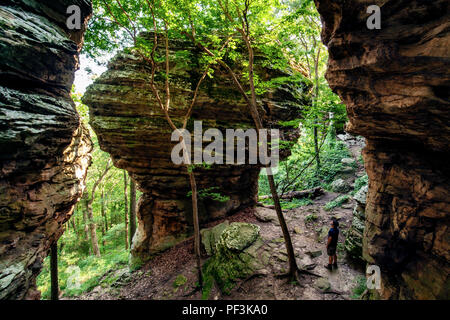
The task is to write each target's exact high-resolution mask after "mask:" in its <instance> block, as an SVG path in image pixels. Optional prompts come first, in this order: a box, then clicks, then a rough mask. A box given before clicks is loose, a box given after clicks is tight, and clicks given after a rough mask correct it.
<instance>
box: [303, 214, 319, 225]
mask: <svg viewBox="0 0 450 320" xmlns="http://www.w3.org/2000/svg"><path fill="white" fill-rule="evenodd" d="M317 219H318V217H317V215H316V214H314V213H311V214H308V215H307V216H306V217H305V223H310V222H314V221H316V220H317Z"/></svg>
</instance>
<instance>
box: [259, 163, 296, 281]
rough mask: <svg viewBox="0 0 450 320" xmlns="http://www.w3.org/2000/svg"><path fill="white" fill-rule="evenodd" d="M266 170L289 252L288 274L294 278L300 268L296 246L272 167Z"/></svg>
mask: <svg viewBox="0 0 450 320" xmlns="http://www.w3.org/2000/svg"><path fill="white" fill-rule="evenodd" d="M266 171H267V179H268V180H269V186H270V191H271V192H272V199H273V203H274V205H275V211H276V212H277V217H278V221H279V222H280V227H281V231H282V232H283V237H284V243H285V246H286V251H287V254H288V259H289V272H288V274H289V276H290V277H291V278H293V279H294V278H295V276H296V273H297V270H298V266H297V262H296V261H295V253H294V247H293V246H292V240H291V235H290V234H289V230H288V227H287V224H286V220H285V219H284V216H283V211H282V210H281V205H280V199H279V197H278V192H277V188H276V186H275V181H274V179H273V175H272V172H271V171H272V169H271V168H266Z"/></svg>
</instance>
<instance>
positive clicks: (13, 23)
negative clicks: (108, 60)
mask: <svg viewBox="0 0 450 320" xmlns="http://www.w3.org/2000/svg"><path fill="white" fill-rule="evenodd" d="M73 4H75V5H78V6H79V7H80V9H81V13H82V17H81V18H82V23H84V24H83V30H75V31H69V30H67V29H66V26H65V24H66V19H67V16H66V10H67V7H68V6H70V5H73ZM90 14H91V2H90V1H88V0H70V1H69V0H59V1H45V2H43V1H21V0H20V1H19V0H6V1H2V2H1V4H0V149H1V150H2V152H1V153H0V299H23V298H38V297H39V292H37V291H36V290H35V279H36V276H37V275H38V274H39V272H40V270H41V267H42V261H43V259H44V258H45V256H46V255H47V251H48V249H49V247H50V245H51V244H52V243H54V241H56V240H57V239H58V238H59V237H60V236H61V234H62V232H63V223H64V222H65V221H67V220H68V219H69V218H70V216H71V214H72V212H73V207H74V205H75V203H76V202H77V201H78V200H79V198H80V197H81V194H82V192H83V190H84V187H85V185H84V179H85V176H86V171H87V168H88V166H89V164H90V151H91V148H92V147H91V141H90V138H89V134H88V131H87V129H85V128H84V127H83V126H82V124H81V121H80V118H79V116H78V114H77V112H76V110H75V105H74V103H73V101H72V99H71V98H70V90H71V87H72V83H73V79H74V72H75V70H76V69H77V68H78V52H79V49H80V48H81V45H82V37H83V31H84V27H85V23H86V21H87V19H88V18H89V16H90Z"/></svg>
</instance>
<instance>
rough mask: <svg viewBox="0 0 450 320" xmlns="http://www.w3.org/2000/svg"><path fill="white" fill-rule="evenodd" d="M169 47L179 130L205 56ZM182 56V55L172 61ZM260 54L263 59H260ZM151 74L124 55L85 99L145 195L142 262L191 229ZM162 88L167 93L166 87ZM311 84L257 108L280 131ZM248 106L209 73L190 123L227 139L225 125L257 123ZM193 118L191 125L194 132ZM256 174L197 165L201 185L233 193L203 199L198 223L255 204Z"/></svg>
mask: <svg viewBox="0 0 450 320" xmlns="http://www.w3.org/2000/svg"><path fill="white" fill-rule="evenodd" d="M149 39H151V37H149ZM149 41H151V40H149ZM160 41H162V39H161V38H160ZM163 47H164V45H163V43H161V44H160V45H159V46H158V50H159V52H160V51H162V52H163V51H164V49H163ZM170 50H171V61H172V62H171V73H170V74H171V100H172V101H171V106H172V107H171V110H170V114H171V116H172V117H173V120H174V122H175V124H176V125H177V126H179V127H181V122H182V120H183V117H184V115H185V113H186V111H187V108H188V107H189V104H190V101H191V98H192V95H193V91H194V89H195V87H196V85H197V81H198V79H199V78H200V76H201V74H202V73H203V70H201V67H200V64H199V62H198V60H199V58H200V53H199V52H198V51H197V49H196V48H193V47H192V45H191V43H190V42H186V41H180V40H178V41H175V40H172V41H171V42H170ZM177 53H179V54H177ZM182 54H184V56H185V57H186V58H185V60H181V61H180V59H179V58H178V60H176V59H175V56H181V55H182ZM258 59H260V60H259V61H261V59H262V58H261V57H258ZM161 70H164V68H162V69H161ZM150 71H151V70H150V67H149V66H148V65H146V64H144V63H143V62H142V59H140V58H138V56H137V55H132V54H130V53H129V52H128V53H127V52H122V53H119V54H118V55H117V56H116V57H115V58H114V59H113V60H112V61H111V62H110V64H109V67H108V71H107V72H105V73H104V74H103V75H101V76H100V77H99V78H98V79H97V80H96V81H95V83H94V84H93V85H92V86H90V87H89V88H88V90H87V92H86V94H85V96H84V98H83V99H84V102H85V103H86V104H87V105H88V106H89V108H90V114H91V125H92V127H93V128H94V130H95V131H96V133H97V135H98V137H99V143H100V147H101V148H102V149H103V150H104V151H106V152H108V153H110V154H111V156H112V158H113V161H114V165H115V166H116V167H119V168H123V169H126V170H127V171H128V172H129V173H130V175H131V177H132V178H133V179H134V180H135V181H136V182H137V184H138V187H139V189H140V190H141V191H142V192H143V195H142V197H141V199H140V202H139V209H138V219H139V227H138V231H137V234H136V235H135V237H134V240H133V248H132V252H133V256H134V257H141V258H142V259H146V258H148V256H149V255H151V254H153V253H156V252H159V251H161V250H164V249H166V248H168V247H170V246H172V245H174V244H175V243H177V242H178V241H180V240H181V239H184V238H185V237H186V236H187V235H189V234H191V232H192V209H191V198H190V197H189V196H188V192H189V191H190V187H189V180H188V176H187V173H186V169H185V168H184V166H180V165H175V164H173V163H172V161H171V152H172V148H173V147H174V146H175V144H176V143H174V142H171V140H170V138H171V133H172V130H171V129H170V127H169V125H168V124H167V121H166V119H165V117H164V115H163V112H162V111H161V109H160V107H159V105H158V104H157V101H156V99H155V97H154V95H153V93H152V90H151V88H150V85H149V81H150V73H151V72H150ZM269 72H272V73H274V71H273V70H272V71H271V70H268V69H267V70H266V74H268V73H269ZM289 75H290V74H284V73H278V74H275V75H274V74H272V76H289ZM156 79H157V81H158V79H161V76H158V75H157V78H156ZM297 79H298V78H297ZM158 85H159V86H160V88H161V92H164V88H163V86H162V85H160V84H158ZM307 89H308V86H307V85H305V84H304V83H298V82H294V81H293V82H291V83H289V82H288V83H285V84H283V85H280V86H279V87H278V88H276V89H274V90H271V91H270V92H269V93H267V94H266V95H265V96H264V97H263V98H262V100H261V106H262V108H261V110H260V112H261V115H262V117H263V118H264V122H265V125H266V126H267V127H270V128H273V127H275V128H278V127H280V126H279V125H278V122H279V121H287V120H291V119H294V118H297V117H298V116H299V112H300V106H301V105H302V104H304V103H308V101H307V99H306V96H307V91H308V90H307ZM305 99H306V100H305ZM245 110H246V103H245V100H244V99H243V98H242V96H241V95H240V93H239V91H238V90H237V89H235V87H234V85H233V83H232V81H230V79H229V77H228V75H227V74H226V73H222V72H221V71H219V70H216V72H215V74H214V78H213V79H208V78H207V79H206V80H205V82H204V83H203V85H202V87H201V89H200V91H199V95H198V98H197V103H196V105H195V107H194V111H193V114H192V120H201V121H203V130H206V129H208V128H217V129H219V130H221V131H222V132H223V133H224V136H225V129H235V128H239V129H244V130H246V129H247V128H252V127H253V121H252V120H251V117H250V115H249V113H248V112H247V111H245ZM192 122H193V121H191V122H190V125H188V130H189V131H190V132H191V133H193V126H192ZM295 137H298V132H297V130H292V129H290V130H282V139H284V140H293V139H294V138H295ZM206 144H207V143H206ZM259 171H260V167H259V166H257V165H214V166H212V167H211V168H207V169H205V168H196V169H195V172H196V176H197V184H198V189H199V190H203V191H205V192H204V194H205V193H209V194H211V193H218V194H220V195H221V196H223V197H227V198H228V200H226V201H223V202H220V201H216V200H214V199H212V198H211V197H208V196H206V197H202V198H201V199H200V203H199V211H200V222H205V221H208V220H212V219H217V218H220V217H223V216H225V215H227V214H230V213H233V212H236V211H237V210H238V209H240V208H245V207H248V206H251V205H254V204H255V203H256V196H257V181H258V175H259Z"/></svg>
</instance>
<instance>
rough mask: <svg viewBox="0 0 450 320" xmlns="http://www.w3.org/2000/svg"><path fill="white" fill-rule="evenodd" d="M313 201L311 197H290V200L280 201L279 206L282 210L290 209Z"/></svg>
mask: <svg viewBox="0 0 450 320" xmlns="http://www.w3.org/2000/svg"><path fill="white" fill-rule="evenodd" d="M312 203H314V201H312V200H311V199H308V198H303V199H292V200H291V201H281V208H282V209H283V210H291V209H295V208H299V207H304V206H307V205H310V204H312Z"/></svg>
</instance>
